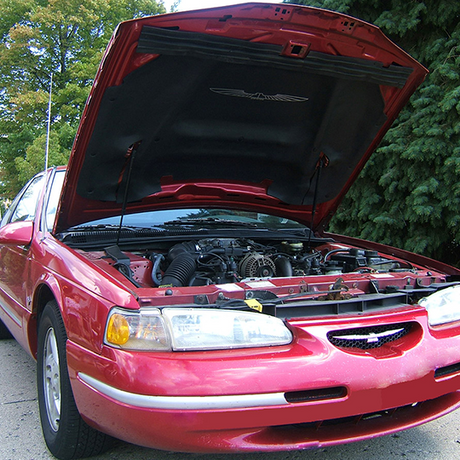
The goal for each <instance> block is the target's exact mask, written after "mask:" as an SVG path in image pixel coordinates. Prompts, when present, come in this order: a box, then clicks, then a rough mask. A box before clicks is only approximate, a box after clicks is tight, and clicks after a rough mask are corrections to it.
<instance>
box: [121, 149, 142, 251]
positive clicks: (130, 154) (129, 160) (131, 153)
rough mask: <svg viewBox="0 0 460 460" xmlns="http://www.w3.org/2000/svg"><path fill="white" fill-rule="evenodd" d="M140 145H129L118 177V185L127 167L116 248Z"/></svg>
mask: <svg viewBox="0 0 460 460" xmlns="http://www.w3.org/2000/svg"><path fill="white" fill-rule="evenodd" d="M140 144H141V141H138V142H135V143H134V144H132V145H130V146H129V148H128V150H127V152H126V155H125V158H126V161H125V164H124V166H123V168H122V170H121V173H120V177H119V179H118V185H120V184H121V181H122V180H123V176H124V173H125V171H126V167H128V175H127V177H126V185H125V191H124V194H123V203H122V205H121V216H120V225H119V226H118V232H117V242H116V245H117V246H118V243H119V242H120V236H121V229H122V227H123V218H124V216H125V212H126V205H127V203H128V192H129V185H130V182H131V173H132V171H133V164H134V158H135V156H136V151H137V149H138V148H139V145H140Z"/></svg>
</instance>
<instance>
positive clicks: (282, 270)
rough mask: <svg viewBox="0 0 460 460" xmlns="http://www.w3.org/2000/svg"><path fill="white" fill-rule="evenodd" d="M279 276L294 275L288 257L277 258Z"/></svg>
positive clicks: (276, 264)
mask: <svg viewBox="0 0 460 460" xmlns="http://www.w3.org/2000/svg"><path fill="white" fill-rule="evenodd" d="M275 267H276V274H277V276H282V277H288V276H292V265H291V262H290V261H289V259H288V258H287V257H283V256H280V257H278V258H277V259H276V260H275Z"/></svg>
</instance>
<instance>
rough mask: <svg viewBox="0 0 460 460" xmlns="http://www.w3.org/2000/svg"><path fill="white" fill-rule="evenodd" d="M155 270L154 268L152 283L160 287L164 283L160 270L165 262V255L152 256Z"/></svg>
mask: <svg viewBox="0 0 460 460" xmlns="http://www.w3.org/2000/svg"><path fill="white" fill-rule="evenodd" d="M152 260H153V268H152V281H153V282H154V283H155V285H157V286H160V285H161V283H162V276H161V272H160V270H159V267H160V264H161V262H162V261H163V260H165V258H164V256H163V254H152Z"/></svg>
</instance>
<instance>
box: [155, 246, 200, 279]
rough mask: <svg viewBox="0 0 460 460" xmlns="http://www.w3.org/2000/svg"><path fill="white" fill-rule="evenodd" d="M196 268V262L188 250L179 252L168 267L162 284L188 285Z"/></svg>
mask: <svg viewBox="0 0 460 460" xmlns="http://www.w3.org/2000/svg"><path fill="white" fill-rule="evenodd" d="M195 270H196V262H195V259H194V258H193V257H192V255H191V254H189V253H188V252H182V253H179V254H178V255H177V256H176V257H175V258H174V260H173V261H172V262H171V264H170V265H169V267H168V268H167V269H166V271H165V274H164V276H163V280H162V282H161V283H162V286H174V287H181V286H187V285H188V284H189V281H190V279H191V278H192V276H193V274H194V273H195Z"/></svg>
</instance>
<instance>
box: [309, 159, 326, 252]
mask: <svg viewBox="0 0 460 460" xmlns="http://www.w3.org/2000/svg"><path fill="white" fill-rule="evenodd" d="M328 165H329V158H328V157H327V156H326V155H325V154H324V153H323V152H321V153H320V155H319V158H318V161H317V162H316V167H315V172H314V173H313V176H311V179H310V184H311V181H312V180H313V177H315V174H316V182H315V192H314V194H313V205H312V210H311V223H310V234H309V237H308V249H310V248H311V234H312V233H313V226H314V223H315V213H316V205H317V200H318V190H319V180H320V176H321V170H322V169H323V168H326V167H327V166H328Z"/></svg>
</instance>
